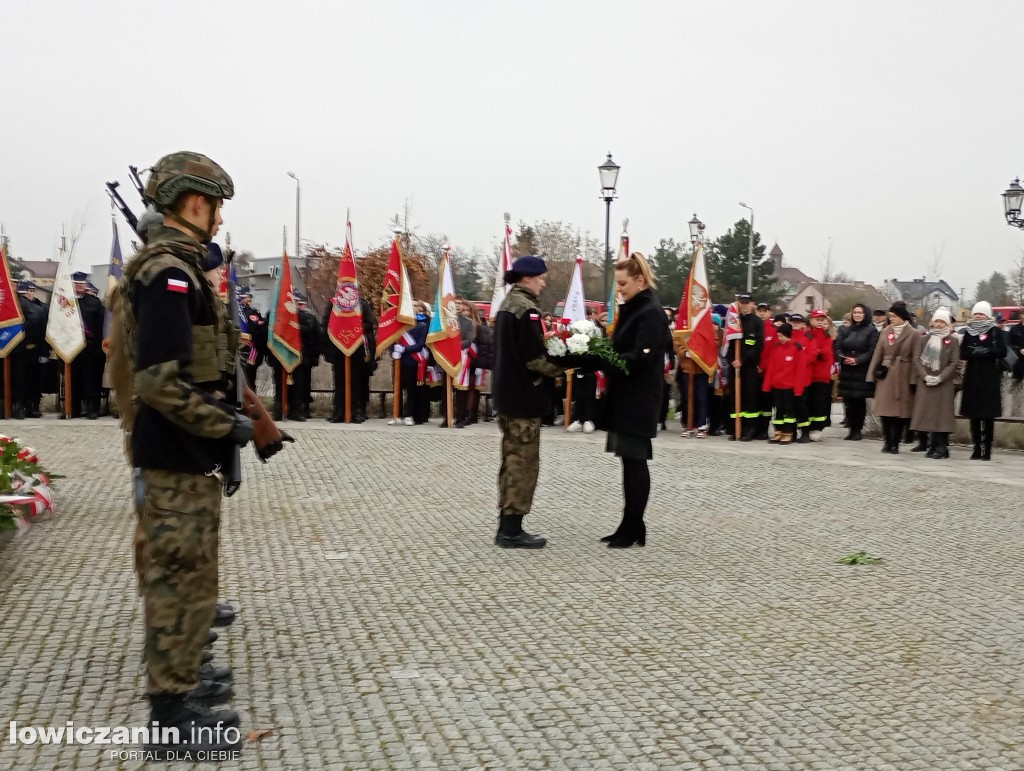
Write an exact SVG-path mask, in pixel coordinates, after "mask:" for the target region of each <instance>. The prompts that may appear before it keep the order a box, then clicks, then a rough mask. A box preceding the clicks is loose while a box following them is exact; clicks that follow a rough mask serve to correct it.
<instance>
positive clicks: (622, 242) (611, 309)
mask: <svg viewBox="0 0 1024 771" xmlns="http://www.w3.org/2000/svg"><path fill="white" fill-rule="evenodd" d="M627 257H629V235H628V234H627V233H626V232H625V231H623V233H622V235H621V236H619V254H618V256H617V257H616V258H615V262H618V261H619V260H624V259H626V258H627ZM614 271H615V265H612V277H611V282H612V288H611V291H610V292H609V294H608V308H607V311H608V321H607V322H605V325H604V329H605V333H606V334H609V335H610V334H611V333H612V332H614V331H615V316H616V315H617V314H618V311H619V301H618V296H619V295H618V292H617V291H616V290H615V272H614Z"/></svg>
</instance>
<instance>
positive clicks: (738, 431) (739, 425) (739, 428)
mask: <svg viewBox="0 0 1024 771" xmlns="http://www.w3.org/2000/svg"><path fill="white" fill-rule="evenodd" d="M733 346H734V350H735V358H734V359H733V361H739V360H740V341H739V340H733ZM735 370H736V384H735V389H734V390H735V392H736V393H735V394H734V399H733V402H734V409H735V411H736V425H735V436H736V438H737V439H739V438H740V437H741V436H743V417H742V416H741V414H740V404H741V403H742V400H741V399H740V389H741V377H742V376H741V375H740V367H736V368H735Z"/></svg>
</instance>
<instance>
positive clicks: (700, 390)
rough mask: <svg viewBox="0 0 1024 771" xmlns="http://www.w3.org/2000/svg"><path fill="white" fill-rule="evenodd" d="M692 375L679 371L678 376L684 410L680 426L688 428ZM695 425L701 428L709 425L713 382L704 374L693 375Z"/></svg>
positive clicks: (681, 412) (681, 411)
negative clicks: (709, 405) (709, 407)
mask: <svg viewBox="0 0 1024 771" xmlns="http://www.w3.org/2000/svg"><path fill="white" fill-rule="evenodd" d="M690 377H691V375H690V373H688V372H683V371H682V370H679V373H678V374H677V375H676V382H677V383H678V384H679V393H680V397H679V404H681V405H682V409H681V410H680V413H679V424H680V425H681V426H682V427H683V428H688V427H689V426H688V425H687V420H688V419H689V414H690V413H689V410H690V406H689V402H690ZM692 377H693V425H694V427H695V428H700V427H701V426H704V425H706V424H707V423H708V417H709V415H708V401H709V398H710V394H711V390H712V388H711V382H710V381H709V380H708V376H707V375H705V374H704V373H703V372H698V373H697V374H695V375H693V376H692Z"/></svg>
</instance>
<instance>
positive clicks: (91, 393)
mask: <svg viewBox="0 0 1024 771" xmlns="http://www.w3.org/2000/svg"><path fill="white" fill-rule="evenodd" d="M106 358H107V357H106V356H104V354H103V351H102V350H100V351H96V350H95V349H94V348H93V347H90V346H86V347H85V348H84V349H83V350H82V351H81V352H80V353H79V354H78V355H77V356H76V357H75V360H74V361H72V362H71V414H72V416H74V417H77V416H79V415H81V412H82V411H81V408H80V405H81V404H82V402H85V409H86V411H95V410H99V406H100V387H101V386H102V384H103V365H104V364H105V363H106Z"/></svg>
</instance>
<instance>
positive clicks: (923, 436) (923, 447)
mask: <svg viewBox="0 0 1024 771" xmlns="http://www.w3.org/2000/svg"><path fill="white" fill-rule="evenodd" d="M910 451H911V452H928V434H927V433H925V432H924V431H918V432H917V444H915V445H914V446H913V447H911V448H910Z"/></svg>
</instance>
